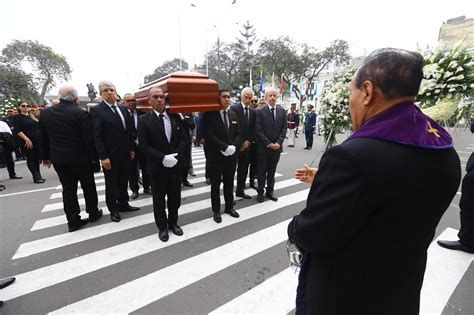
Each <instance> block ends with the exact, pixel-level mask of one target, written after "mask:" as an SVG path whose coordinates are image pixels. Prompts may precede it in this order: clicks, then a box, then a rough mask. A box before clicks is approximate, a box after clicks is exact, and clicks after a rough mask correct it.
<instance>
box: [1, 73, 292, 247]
mask: <svg viewBox="0 0 474 315" xmlns="http://www.w3.org/2000/svg"><path fill="white" fill-rule="evenodd" d="M99 93H100V96H101V98H102V101H101V102H100V103H99V104H97V105H96V106H93V107H91V108H90V111H86V110H84V109H83V108H82V107H80V106H78V105H79V97H78V93H77V91H76V89H75V88H74V87H72V86H64V87H62V88H60V89H59V97H58V101H57V102H54V105H53V106H51V107H49V108H46V109H44V110H42V112H41V115H38V116H35V115H33V112H32V111H31V106H29V104H28V103H27V102H26V101H18V114H17V115H7V118H8V122H9V123H10V125H11V126H12V127H11V129H10V128H8V129H9V131H10V135H11V136H12V138H13V139H14V141H13V143H16V145H13V147H12V148H9V149H8V150H6V151H7V152H4V153H6V154H5V156H8V157H10V160H9V165H11V164H13V162H12V160H13V158H12V154H11V153H12V151H13V148H17V149H18V148H19V149H20V151H21V153H22V154H23V155H24V156H25V157H26V161H27V166H28V169H29V170H30V172H31V174H32V177H33V181H34V182H35V183H38V184H40V183H44V181H45V179H44V178H43V176H42V175H41V172H40V162H41V161H42V164H43V165H44V166H45V167H48V168H49V167H51V166H53V168H54V170H55V171H56V173H57V175H58V178H59V180H60V182H61V185H62V188H63V192H62V195H63V205H64V212H65V214H66V218H67V222H68V229H69V231H70V232H73V231H76V230H78V229H79V228H81V227H82V226H84V225H85V224H87V223H88V222H94V221H96V220H98V219H99V218H100V217H101V216H103V214H104V212H103V210H102V209H100V208H99V207H98V197H97V189H96V186H95V180H94V172H98V171H100V169H102V171H103V172H104V177H105V197H106V198H105V199H106V205H107V209H108V211H109V213H110V219H111V220H112V221H114V222H120V221H121V216H120V212H124V211H137V210H139V208H138V207H134V206H132V205H130V204H129V200H130V198H131V199H136V198H138V196H139V194H140V192H139V189H140V184H141V185H142V187H143V193H144V194H148V195H152V196H153V198H152V199H153V212H154V216H155V222H156V225H157V227H158V230H159V233H158V235H159V238H160V239H161V240H162V241H167V240H168V239H169V234H168V232H169V231H171V232H173V233H174V234H176V235H182V234H183V231H182V229H181V227H180V226H179V225H178V209H179V207H180V205H181V189H182V187H183V186H184V187H193V185H192V184H191V182H190V181H189V180H188V176H196V174H195V173H194V171H193V166H192V155H191V151H192V146H193V145H192V143H196V142H197V143H198V144H199V146H203V151H204V153H205V157H206V169H205V177H206V183H207V184H209V185H211V207H212V211H213V218H214V221H215V222H217V223H220V222H222V216H221V214H222V213H221V201H220V196H219V195H220V187H221V183H222V184H223V189H224V199H225V205H224V211H223V213H225V214H228V215H230V216H231V217H234V218H238V217H239V214H238V212H237V211H236V210H235V209H234V204H235V202H234V177H235V175H236V174H237V185H236V189H235V196H237V197H241V198H244V199H250V198H251V197H250V196H249V195H248V194H246V193H245V189H250V188H253V189H255V190H257V192H258V195H257V201H258V202H263V201H264V200H265V198H268V199H270V200H273V201H277V200H278V198H277V196H276V195H275V194H274V184H275V179H274V177H275V171H276V168H277V164H278V161H279V159H280V154H281V152H282V146H283V141H284V140H285V138H286V132H287V126H288V124H289V121H288V116H287V113H286V110H285V109H284V108H283V107H281V106H279V105H278V106H277V105H276V102H277V92H276V91H275V89H272V88H270V89H267V91H266V93H265V98H264V99H260V100H258V99H257V97H256V96H255V95H254V92H253V90H252V89H251V88H244V89H243V90H242V92H241V100H240V101H239V102H236V103H235V104H233V105H232V106H231V96H230V92H229V91H228V90H225V89H221V90H219V92H218V94H219V103H220V106H221V109H220V111H216V112H203V113H198V114H197V115H195V114H194V113H177V114H175V113H174V114H172V113H170V112H169V106H168V105H169V104H168V103H167V98H166V95H165V93H164V92H163V91H162V90H161V89H160V88H157V87H152V88H150V89H149V91H148V103H149V105H150V106H151V110H149V111H142V110H139V109H137V101H136V99H135V96H134V94H133V93H126V94H124V95H123V101H122V102H120V100H121V98H120V97H119V95H118V94H117V91H116V89H115V86H114V84H113V83H111V82H108V81H102V82H100V83H99ZM292 112H294V108H293V110H292ZM7 127H9V126H7ZM223 130H225V131H226V132H222V131H223ZM15 138H16V139H15ZM8 170H9V175H10V178H12V179H13V178H21V177H19V176H16V173H15V171H14V164H13V168H12V167H10V166H9V168H8ZM140 170H141V171H140ZM140 174H141V176H140ZM247 178H249V182H248V186H246V184H247ZM78 183H80V184H81V188H82V190H83V192H84V199H85V204H86V209H85V210H86V212H87V213H88V218H82V217H81V216H80V207H79V202H78V197H77V185H78ZM128 188H130V190H131V192H132V193H131V195H130V196H129V193H128ZM165 202H166V205H165Z"/></svg>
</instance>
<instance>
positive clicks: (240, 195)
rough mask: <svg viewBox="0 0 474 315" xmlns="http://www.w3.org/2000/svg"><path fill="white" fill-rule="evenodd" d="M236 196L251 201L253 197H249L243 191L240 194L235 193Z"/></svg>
mask: <svg viewBox="0 0 474 315" xmlns="http://www.w3.org/2000/svg"><path fill="white" fill-rule="evenodd" d="M235 196H236V197H240V198H244V199H250V198H252V197H250V196H249V195H247V194H246V193H245V192H243V191H239V192H236V193H235Z"/></svg>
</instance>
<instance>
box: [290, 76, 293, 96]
mask: <svg viewBox="0 0 474 315" xmlns="http://www.w3.org/2000/svg"><path fill="white" fill-rule="evenodd" d="M292 91H293V81H291V80H290V101H291V93H292Z"/></svg>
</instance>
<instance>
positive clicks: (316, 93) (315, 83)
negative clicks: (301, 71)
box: [313, 81, 318, 98]
mask: <svg viewBox="0 0 474 315" xmlns="http://www.w3.org/2000/svg"><path fill="white" fill-rule="evenodd" d="M317 95H318V81H316V82H314V92H313V96H314V97H315V98H316V96H317Z"/></svg>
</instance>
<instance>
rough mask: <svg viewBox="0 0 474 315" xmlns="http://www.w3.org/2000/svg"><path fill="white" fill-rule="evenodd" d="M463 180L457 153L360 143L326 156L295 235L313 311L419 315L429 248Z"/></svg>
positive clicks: (358, 140) (292, 229)
mask: <svg viewBox="0 0 474 315" xmlns="http://www.w3.org/2000/svg"><path fill="white" fill-rule="evenodd" d="M460 178H461V168H460V162H459V157H458V155H457V153H456V151H455V150H454V149H443V150H433V149H431V150H429V149H421V148H416V147H411V146H407V145H401V144H398V143H394V142H389V141H384V140H377V139H370V138H355V139H352V140H349V141H346V142H344V143H342V144H341V145H338V146H335V147H333V148H332V149H330V150H328V151H327V152H326V153H325V154H324V155H323V156H322V158H321V162H320V164H319V170H318V172H317V174H316V176H315V177H314V181H313V184H312V185H311V190H310V192H309V195H308V199H307V204H306V208H305V209H304V210H303V211H302V212H301V214H299V215H297V216H295V217H294V218H293V221H291V223H290V224H289V226H288V235H289V237H290V238H291V239H292V240H294V241H295V242H296V243H297V244H298V245H299V246H300V247H302V248H303V249H304V251H305V252H306V253H305V255H306V256H307V257H306V259H309V260H308V262H307V266H306V267H308V269H307V270H308V272H307V273H306V275H305V276H304V279H305V280H306V281H307V285H306V297H307V298H306V300H307V303H306V305H307V306H308V307H309V310H308V314H313V313H314V314H323V315H327V314H367V315H371V314H374V315H375V314H376V315H378V314H394V315H395V314H408V315H412V314H418V311H419V298H420V289H421V285H422V282H423V275H424V271H425V265H426V256H427V249H428V246H429V245H430V242H431V241H432V239H433V237H434V234H435V230H436V226H437V225H438V222H439V220H440V218H441V217H442V215H443V213H444V212H445V210H446V209H447V208H448V207H449V205H450V203H451V200H452V199H453V197H454V196H455V194H456V191H457V189H458V187H459V182H460Z"/></svg>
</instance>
